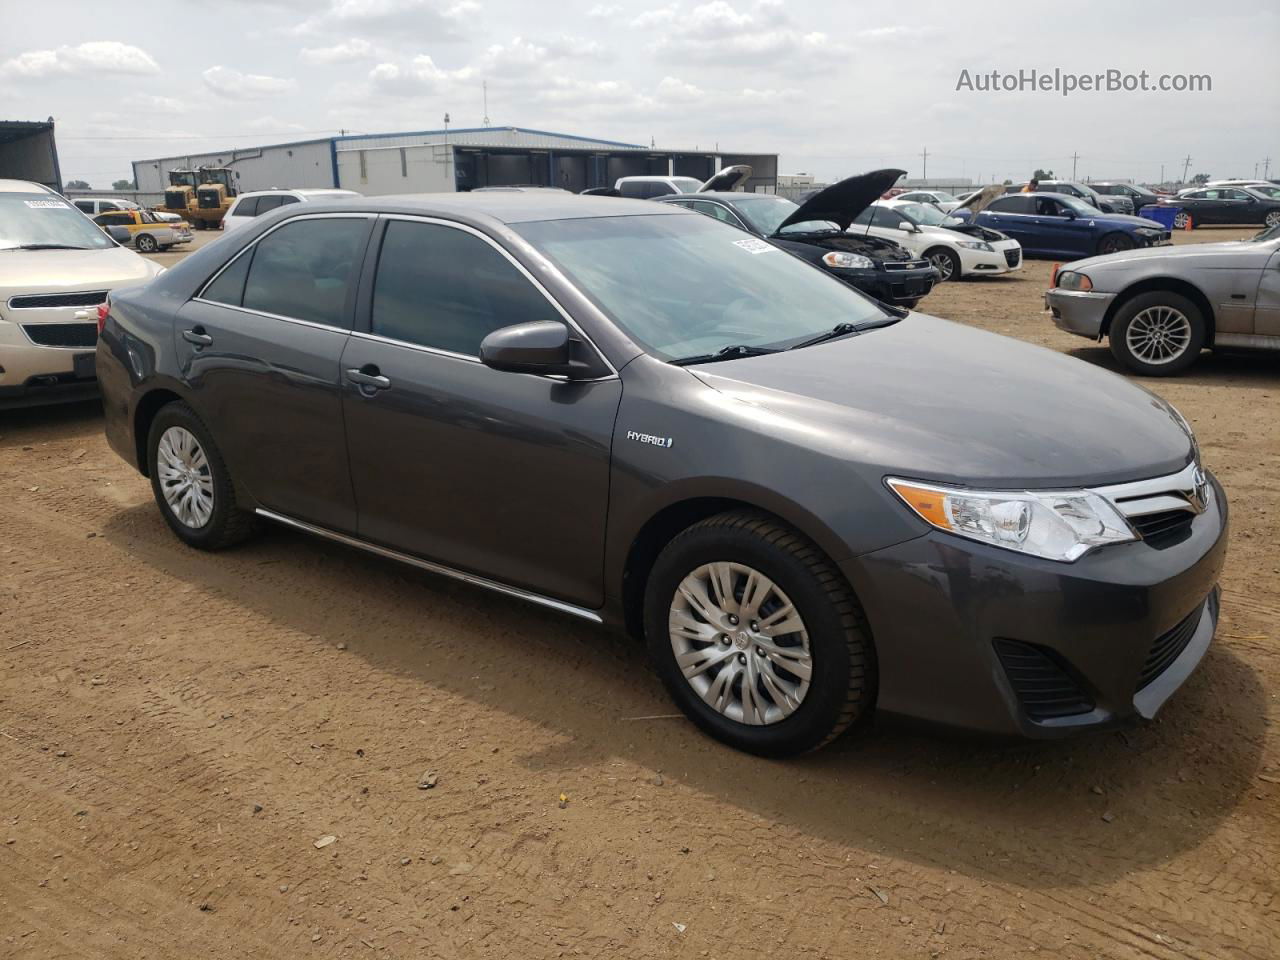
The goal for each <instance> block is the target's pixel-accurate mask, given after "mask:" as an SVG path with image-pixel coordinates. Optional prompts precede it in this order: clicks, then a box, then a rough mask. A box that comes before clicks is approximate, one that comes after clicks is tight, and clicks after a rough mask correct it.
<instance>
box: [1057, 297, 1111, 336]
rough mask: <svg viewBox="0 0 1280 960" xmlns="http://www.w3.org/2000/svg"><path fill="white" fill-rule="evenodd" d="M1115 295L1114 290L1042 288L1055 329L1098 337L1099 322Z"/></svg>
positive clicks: (1103, 317)
mask: <svg viewBox="0 0 1280 960" xmlns="http://www.w3.org/2000/svg"><path fill="white" fill-rule="evenodd" d="M1115 298H1116V295H1115V294H1114V293H1099V292H1098V291H1096V290H1063V289H1061V288H1060V287H1053V288H1052V289H1050V290H1047V291H1045V295H1044V305H1045V309H1046V310H1048V311H1049V312H1050V314H1051V315H1052V316H1053V323H1054V326H1056V327H1057V328H1058V329H1059V330H1065V331H1066V332H1067V333H1074V334H1076V336H1080V337H1088V338H1089V339H1090V340H1098V339H1100V338H1101V337H1102V322H1103V320H1105V319H1106V316H1107V310H1108V309H1109V308H1110V307H1111V301H1112V300H1114V299H1115Z"/></svg>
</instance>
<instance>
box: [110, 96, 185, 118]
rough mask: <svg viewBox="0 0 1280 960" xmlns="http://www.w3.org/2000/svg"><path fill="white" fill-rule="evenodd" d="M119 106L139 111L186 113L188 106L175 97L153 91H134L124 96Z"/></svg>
mask: <svg viewBox="0 0 1280 960" xmlns="http://www.w3.org/2000/svg"><path fill="white" fill-rule="evenodd" d="M121 106H124V107H128V108H129V109H131V110H136V111H138V112H140V113H173V114H177V113H186V111H187V109H188V107H187V105H186V104H185V103H183V102H182V101H181V100H179V99H177V98H176V97H163V96H160V95H158V94H154V93H135V94H133V95H132V96H128V97H125V98H124V100H122V101H121Z"/></svg>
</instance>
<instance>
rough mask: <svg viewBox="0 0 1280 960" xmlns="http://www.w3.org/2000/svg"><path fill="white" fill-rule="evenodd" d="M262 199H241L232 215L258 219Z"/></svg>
mask: <svg viewBox="0 0 1280 960" xmlns="http://www.w3.org/2000/svg"><path fill="white" fill-rule="evenodd" d="M261 199H262V198H261V197H241V198H240V202H239V203H237V204H236V208H235V210H234V211H233V212H232V214H231V215H232V216H233V217H256V216H257V215H258V201H259V200H261Z"/></svg>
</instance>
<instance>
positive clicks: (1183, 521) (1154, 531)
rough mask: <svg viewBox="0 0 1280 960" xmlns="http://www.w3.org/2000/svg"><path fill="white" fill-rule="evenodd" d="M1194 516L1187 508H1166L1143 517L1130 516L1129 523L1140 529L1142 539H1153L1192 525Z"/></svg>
mask: <svg viewBox="0 0 1280 960" xmlns="http://www.w3.org/2000/svg"><path fill="white" fill-rule="evenodd" d="M1194 516H1195V515H1194V514H1192V513H1191V512H1189V511H1187V510H1164V511H1162V512H1160V513H1148V514H1147V515H1146V516H1142V517H1130V518H1129V523H1130V525H1131V526H1132V527H1133V529H1135V530H1137V531H1138V533H1139V534H1140V535H1141V536H1142V539H1144V540H1153V539H1158V538H1159V537H1161V536H1163V535H1167V534H1171V533H1177V532H1179V531H1180V530H1182V529H1183V528H1185V527H1189V526H1191V520H1192V518H1193V517H1194Z"/></svg>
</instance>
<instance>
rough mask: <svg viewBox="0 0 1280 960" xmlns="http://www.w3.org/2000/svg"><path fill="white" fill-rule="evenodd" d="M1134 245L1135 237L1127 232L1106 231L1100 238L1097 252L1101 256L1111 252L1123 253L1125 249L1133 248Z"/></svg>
mask: <svg viewBox="0 0 1280 960" xmlns="http://www.w3.org/2000/svg"><path fill="white" fill-rule="evenodd" d="M1133 246H1134V244H1133V238H1132V237H1131V236H1129V235H1128V234H1127V233H1106V234H1103V235H1102V236H1101V237H1099V238H1098V248H1097V250H1096V253H1097V254H1098V256H1100V257H1101V256H1105V255H1107V254H1109V253H1121V252H1123V251H1125V250H1132V249H1133Z"/></svg>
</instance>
